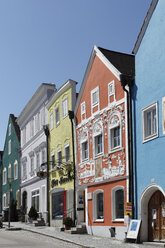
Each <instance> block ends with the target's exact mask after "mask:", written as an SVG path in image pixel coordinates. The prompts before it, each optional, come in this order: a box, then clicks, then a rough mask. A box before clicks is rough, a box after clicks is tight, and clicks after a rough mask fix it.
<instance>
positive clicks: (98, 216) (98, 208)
mask: <svg viewBox="0 0 165 248" xmlns="http://www.w3.org/2000/svg"><path fill="white" fill-rule="evenodd" d="M93 214H94V221H103V220H104V192H103V191H102V190H97V191H95V192H94V193H93Z"/></svg>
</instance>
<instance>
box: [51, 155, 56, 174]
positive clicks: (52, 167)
mask: <svg viewBox="0 0 165 248" xmlns="http://www.w3.org/2000/svg"><path fill="white" fill-rule="evenodd" d="M52 157H54V166H53V158H52ZM54 168H55V153H54V152H53V153H51V169H52V170H53V169H54Z"/></svg>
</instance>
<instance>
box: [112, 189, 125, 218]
mask: <svg viewBox="0 0 165 248" xmlns="http://www.w3.org/2000/svg"><path fill="white" fill-rule="evenodd" d="M118 190H123V194H124V199H123V203H124V208H123V210H124V209H125V191H124V187H123V186H116V187H114V188H113V189H112V191H111V196H112V197H111V204H112V221H113V222H123V221H124V217H123V218H117V217H116V192H117V191H118ZM123 216H124V213H123Z"/></svg>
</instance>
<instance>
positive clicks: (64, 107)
mask: <svg viewBox="0 0 165 248" xmlns="http://www.w3.org/2000/svg"><path fill="white" fill-rule="evenodd" d="M67 115H68V98H67V97H66V98H64V99H63V100H62V118H65V117H66V116H67Z"/></svg>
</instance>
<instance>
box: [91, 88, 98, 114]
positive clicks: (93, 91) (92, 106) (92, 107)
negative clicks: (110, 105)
mask: <svg viewBox="0 0 165 248" xmlns="http://www.w3.org/2000/svg"><path fill="white" fill-rule="evenodd" d="M94 93H97V97H98V103H97V104H93V102H92V101H93V94H94ZM95 107H98V110H97V111H96V112H93V109H94V108H95ZM99 111H100V94H99V86H97V87H96V88H94V89H93V90H91V115H95V114H96V113H98V112H99Z"/></svg>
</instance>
